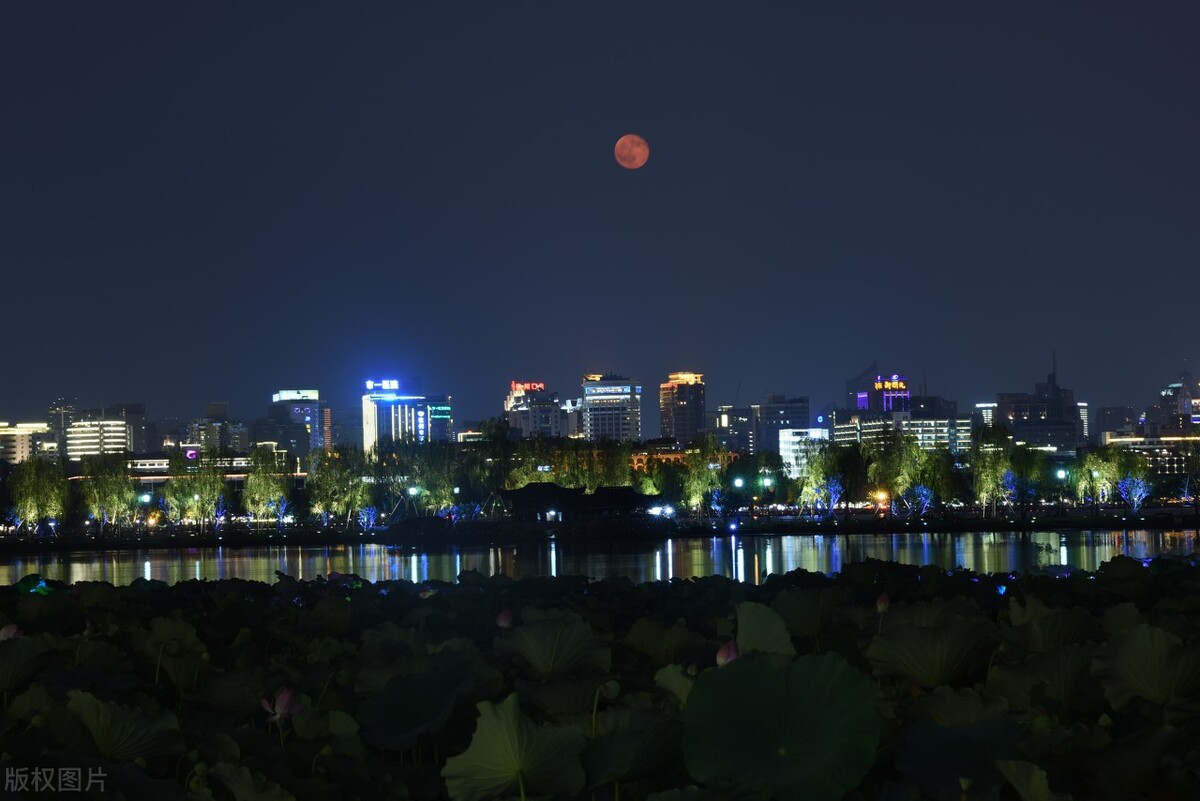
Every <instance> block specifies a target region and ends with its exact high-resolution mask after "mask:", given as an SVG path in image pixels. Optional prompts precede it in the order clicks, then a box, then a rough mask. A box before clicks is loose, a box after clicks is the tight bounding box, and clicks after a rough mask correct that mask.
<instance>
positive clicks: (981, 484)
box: [971, 445, 1009, 517]
mask: <svg viewBox="0 0 1200 801" xmlns="http://www.w3.org/2000/svg"><path fill="white" fill-rule="evenodd" d="M1008 471H1009V463H1008V452H1007V451H1005V450H1004V449H1002V448H999V447H996V446H987V445H981V446H978V447H976V448H975V452H974V453H973V454H972V455H971V473H972V476H973V479H974V480H973V488H974V490H975V501H976V502H977V503H978V504H979V506H980V508H981V509H982V510H983V513H984V517H987V507H988V504H991V506H992V517H995V516H996V502H997V501H999V500H1000V499H1001V498H1003V497H1004V476H1005V474H1006V473H1008Z"/></svg>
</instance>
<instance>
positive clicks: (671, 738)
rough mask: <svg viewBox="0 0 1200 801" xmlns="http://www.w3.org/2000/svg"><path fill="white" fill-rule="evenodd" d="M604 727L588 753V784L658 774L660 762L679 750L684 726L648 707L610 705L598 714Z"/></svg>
mask: <svg viewBox="0 0 1200 801" xmlns="http://www.w3.org/2000/svg"><path fill="white" fill-rule="evenodd" d="M597 724H598V725H597V728H598V730H599V731H600V733H599V734H597V735H596V736H595V737H593V738H591V739H590V740H588V744H587V750H586V752H585V753H584V764H585V765H586V766H587V775H588V786H589V787H599V786H600V785H603V784H607V783H608V782H611V781H620V782H624V781H627V780H629V779H631V778H636V777H638V776H645V775H652V776H653V775H658V774H659V772H660V771H659V769H658V768H659V766H660V765H661V764H662V763H663V762H666V761H668V760H670V759H671V758H673V757H677V755H678V754H679V741H680V738H681V736H682V734H683V727H682V725H681V724H680V723H679V721H678V720H672V719H668V718H665V717H663V716H662V715H660V714H656V713H653V712H651V711H649V710H644V709H628V708H618V709H608V710H605V711H604V712H602V713H601V714H600V715H599V716H598V721H597Z"/></svg>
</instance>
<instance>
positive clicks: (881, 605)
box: [875, 590, 892, 615]
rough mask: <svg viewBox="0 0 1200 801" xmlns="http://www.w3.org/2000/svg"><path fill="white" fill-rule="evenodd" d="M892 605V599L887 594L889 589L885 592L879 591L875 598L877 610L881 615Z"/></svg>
mask: <svg viewBox="0 0 1200 801" xmlns="http://www.w3.org/2000/svg"><path fill="white" fill-rule="evenodd" d="M891 605H892V599H891V597H890V596H889V595H888V594H887V590H884V591H883V592H881V593H879V597H878V598H876V599H875V611H876V612H878V613H879V614H881V615H882V614H883V613H884V612H886V611H887V610H888V607H889V606H891Z"/></svg>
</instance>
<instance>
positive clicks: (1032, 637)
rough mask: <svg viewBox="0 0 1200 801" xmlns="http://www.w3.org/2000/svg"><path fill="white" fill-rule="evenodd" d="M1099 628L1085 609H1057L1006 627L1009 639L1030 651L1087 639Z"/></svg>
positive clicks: (1047, 649)
mask: <svg viewBox="0 0 1200 801" xmlns="http://www.w3.org/2000/svg"><path fill="white" fill-rule="evenodd" d="M1097 628H1098V627H1097V625H1096V621H1095V620H1094V619H1093V618H1092V616H1091V615H1090V614H1088V613H1087V610H1085V609H1081V608H1079V607H1075V608H1072V609H1055V610H1052V611H1048V612H1047V613H1046V614H1042V615H1038V616H1037V617H1033V618H1031V619H1029V620H1027V622H1025V623H1023V624H1020V625H1017V624H1014V625H1013V626H1012V627H1011V628H1009V629H1007V630H1006V632H1005V639H1006V640H1008V641H1010V642H1012V643H1014V644H1016V645H1018V646H1020V647H1021V648H1023V649H1024V650H1026V651H1033V652H1038V653H1041V652H1045V651H1050V650H1052V649H1054V648H1057V647H1058V646H1060V645H1067V644H1068V643H1081V642H1085V641H1086V640H1088V639H1090V638H1091V637H1092V636H1093V634H1095V633H1096V630H1097Z"/></svg>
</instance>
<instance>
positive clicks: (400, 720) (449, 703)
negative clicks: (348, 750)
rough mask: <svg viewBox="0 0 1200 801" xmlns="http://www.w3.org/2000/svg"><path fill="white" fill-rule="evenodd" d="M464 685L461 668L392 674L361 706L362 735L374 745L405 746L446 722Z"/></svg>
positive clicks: (359, 715) (384, 746)
mask: <svg viewBox="0 0 1200 801" xmlns="http://www.w3.org/2000/svg"><path fill="white" fill-rule="evenodd" d="M467 686H468V680H467V678H466V676H465V675H464V674H463V672H462V671H461V670H459V671H455V670H440V671H434V672H427V673H417V674H412V675H399V676H394V677H392V679H391V680H390V681H388V683H387V685H386V686H385V687H384V688H383V690H382V691H381V692H379V693H376V694H375V695H372V696H370V697H369V698H368V699H367V700H366V701H364V702H363V704H362V706H361V707H360V709H359V711H358V717H357V721H358V725H359V726H360V727H361V729H362V737H363V739H364V740H365V741H366V742H368V743H369V744H371V745H373V746H375V747H376V748H387V749H392V750H395V749H400V748H408V747H409V746H411V745H413V744H415V743H416V741H417V737H419V736H420V735H422V734H425V733H427V732H431V731H437V730H438V729H440V728H441V727H442V726H443V725H444V724H445V722H446V720H447V719H448V718H449V717H450V713H451V712H453V711H454V704H455V702H456V701H457V700H458V697H459V695H461V694H462V692H463V691H464V689H465V688H466V687H467Z"/></svg>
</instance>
